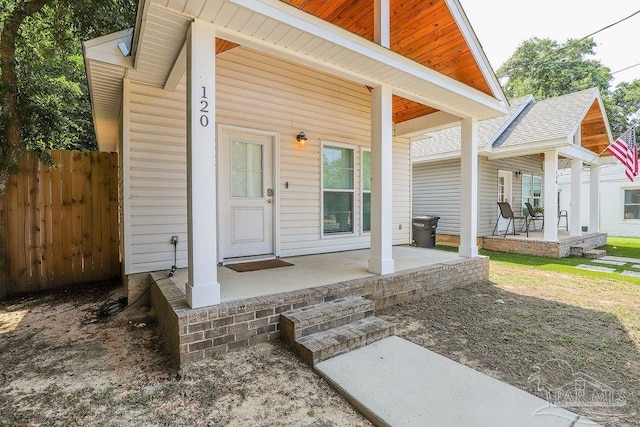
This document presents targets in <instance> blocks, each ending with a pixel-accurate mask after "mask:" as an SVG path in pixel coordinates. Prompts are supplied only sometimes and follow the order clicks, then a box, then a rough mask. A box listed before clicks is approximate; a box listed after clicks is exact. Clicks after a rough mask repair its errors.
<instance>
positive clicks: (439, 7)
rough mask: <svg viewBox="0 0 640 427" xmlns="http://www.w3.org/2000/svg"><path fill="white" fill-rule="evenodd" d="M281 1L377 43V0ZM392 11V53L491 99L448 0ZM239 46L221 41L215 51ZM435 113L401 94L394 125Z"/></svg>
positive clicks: (393, 4)
mask: <svg viewBox="0 0 640 427" xmlns="http://www.w3.org/2000/svg"><path fill="white" fill-rule="evenodd" d="M281 1H283V2H284V3H287V4H290V5H291V6H294V7H296V8H297V9H300V10H303V11H305V12H307V13H310V14H312V15H314V16H316V17H318V18H320V19H323V20H325V21H327V22H331V23H333V24H335V25H337V26H339V27H341V28H343V29H345V30H347V31H350V32H352V33H354V34H357V35H359V36H361V37H363V38H365V39H367V40H370V41H373V33H374V28H373V27H374V11H373V7H374V2H373V0H281ZM389 8H390V14H391V18H390V20H391V22H390V30H391V34H390V36H391V50H392V51H394V52H396V53H398V54H400V55H403V56H405V57H407V58H410V59H412V60H414V61H416V62H418V63H420V64H422V65H424V66H426V67H429V68H431V69H433V70H435V71H438V72H439V73H442V74H444V75H446V76H448V77H451V78H452V79H455V80H457V81H459V82H462V83H464V84H466V85H468V86H471V87H473V88H475V89H477V90H479V91H481V92H483V93H486V94H488V95H490V96H493V93H492V91H491V88H490V86H489V83H488V82H487V81H486V79H485V77H484V75H483V73H482V70H481V69H480V67H479V66H478V63H477V62H476V59H475V57H474V56H473V53H472V51H471V49H470V47H469V45H468V44H467V42H466V40H465V38H464V36H463V34H462V32H461V31H460V28H459V27H458V25H457V23H456V21H455V19H454V17H453V15H452V14H451V11H450V10H449V8H448V7H447V5H446V2H445V0H425V1H407V0H390V4H389ZM236 46H237V45H236V44H235V43H231V42H227V41H224V40H220V39H219V40H218V41H217V43H216V52H217V53H221V52H224V51H225V50H229V49H232V48H234V47H236ZM436 111H438V110H436V109H434V108H432V107H429V106H426V105H422V104H418V103H416V102H414V101H410V100H408V99H404V98H401V97H399V96H394V98H393V121H394V123H401V122H404V121H406V120H410V119H414V118H416V117H421V116H424V115H427V114H431V113H434V112H436Z"/></svg>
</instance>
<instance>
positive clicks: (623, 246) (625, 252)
mask: <svg viewBox="0 0 640 427" xmlns="http://www.w3.org/2000/svg"><path fill="white" fill-rule="evenodd" d="M607 242H608V244H607V245H606V246H602V247H601V248H599V249H605V250H606V251H607V255H612V256H622V257H629V258H638V259H640V239H637V238H629V237H609V238H608V239H607ZM436 249H441V250H446V251H450V252H455V251H457V250H458V249H457V248H455V247H449V246H440V245H438V246H436ZM479 253H480V255H485V256H488V257H489V258H490V259H491V261H492V262H500V263H505V264H512V265H521V266H529V267H535V268H536V269H540V270H545V271H555V272H558V273H568V274H574V275H579V276H585V277H592V278H596V279H616V280H620V281H622V282H627V283H634V284H639V285H640V277H631V276H624V275H622V274H621V273H622V272H623V271H624V270H631V271H638V272H640V269H636V268H633V267H632V264H626V265H623V266H615V265H606V267H610V268H615V271H614V272H613V273H605V272H599V271H591V270H583V269H578V268H575V267H576V266H577V265H579V264H588V263H589V262H590V260H588V259H586V258H575V257H569V258H545V257H536V256H533V255H522V254H511V253H505V252H496V251H489V250H485V249H481V250H480V251H479ZM603 266H604V265H603Z"/></svg>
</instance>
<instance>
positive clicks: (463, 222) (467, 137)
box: [458, 118, 478, 258]
mask: <svg viewBox="0 0 640 427" xmlns="http://www.w3.org/2000/svg"><path fill="white" fill-rule="evenodd" d="M461 142H462V145H461V147H460V148H461V162H460V179H461V180H462V183H461V193H460V247H459V248H458V254H459V255H460V256H463V257H466V258H475V257H477V256H478V119H476V118H465V119H462V123H461Z"/></svg>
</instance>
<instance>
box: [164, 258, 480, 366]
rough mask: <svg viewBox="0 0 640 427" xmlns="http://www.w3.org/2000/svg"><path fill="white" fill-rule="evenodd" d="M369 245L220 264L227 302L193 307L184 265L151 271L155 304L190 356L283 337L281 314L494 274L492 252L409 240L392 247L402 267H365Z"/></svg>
mask: <svg viewBox="0 0 640 427" xmlns="http://www.w3.org/2000/svg"><path fill="white" fill-rule="evenodd" d="M369 257H370V251H369V249H364V250H355V251H347V252H340V253H330V254H322V255H307V256H300V257H293V258H285V259H283V260H284V261H287V262H289V263H291V264H293V265H292V266H287V267H279V268H273V269H267V270H259V271H253V272H244V273H238V272H235V271H233V270H231V269H229V268H227V267H224V266H218V273H219V276H218V277H219V280H220V285H221V303H220V304H216V305H212V306H207V307H202V308H197V309H191V308H190V307H189V306H188V304H187V301H186V296H185V285H184V283H185V282H186V278H187V271H186V269H182V270H178V271H177V272H176V275H174V276H173V277H168V275H167V273H166V272H156V273H151V278H152V285H151V304H152V306H153V308H154V310H155V312H156V318H157V319H158V323H159V327H160V330H161V333H162V335H163V337H164V339H165V341H166V343H167V346H168V348H169V349H170V351H171V353H172V355H173V356H174V358H175V359H176V360H177V361H178V362H179V363H180V364H183V363H189V362H193V361H197V360H201V359H203V358H205V357H210V356H212V355H214V354H215V353H225V352H227V351H229V350H232V349H235V348H240V347H246V346H248V345H252V344H255V343H258V342H263V341H270V340H275V339H278V338H279V337H280V327H279V323H280V313H282V312H285V311H288V310H291V309H294V308H300V307H305V306H308V305H312V304H318V303H321V302H325V301H331V300H334V299H336V298H341V297H345V296H363V297H365V298H368V299H371V300H373V301H375V303H376V309H381V308H384V307H387V306H390V305H394V304H399V303H403V302H408V301H411V300H415V299H419V298H423V297H425V296H428V295H431V294H433V293H436V292H441V291H444V290H448V289H452V288H454V287H458V286H465V285H469V284H472V283H477V282H481V281H484V280H488V277H489V260H488V258H486V257H477V258H462V257H459V256H458V255H457V254H455V253H451V252H444V251H438V250H434V249H424V248H415V247H410V246H396V247H393V258H394V260H395V265H396V272H395V273H393V274H388V275H384V276H379V275H375V274H372V273H370V272H368V271H367V266H368V260H369Z"/></svg>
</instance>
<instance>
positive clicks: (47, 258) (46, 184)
mask: <svg viewBox="0 0 640 427" xmlns="http://www.w3.org/2000/svg"><path fill="white" fill-rule="evenodd" d="M40 176H41V186H42V204H43V211H42V217H41V219H40V223H41V224H42V226H41V227H40V229H41V230H42V231H41V233H42V243H43V245H42V284H43V287H44V289H51V287H52V284H53V230H52V228H51V226H52V223H53V216H52V210H51V209H52V199H51V166H47V165H42V166H41V167H40Z"/></svg>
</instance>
